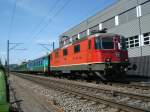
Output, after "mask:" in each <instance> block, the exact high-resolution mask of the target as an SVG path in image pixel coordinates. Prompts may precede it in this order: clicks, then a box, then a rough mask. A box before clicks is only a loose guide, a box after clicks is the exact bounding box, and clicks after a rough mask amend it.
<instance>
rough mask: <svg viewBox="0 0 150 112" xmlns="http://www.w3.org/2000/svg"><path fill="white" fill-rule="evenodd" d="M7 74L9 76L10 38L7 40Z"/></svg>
mask: <svg viewBox="0 0 150 112" xmlns="http://www.w3.org/2000/svg"><path fill="white" fill-rule="evenodd" d="M7 75H8V77H9V40H7Z"/></svg>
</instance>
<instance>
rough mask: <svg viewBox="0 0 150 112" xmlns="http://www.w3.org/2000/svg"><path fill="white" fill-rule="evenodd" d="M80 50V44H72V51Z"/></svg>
mask: <svg viewBox="0 0 150 112" xmlns="http://www.w3.org/2000/svg"><path fill="white" fill-rule="evenodd" d="M78 52H80V44H78V45H75V46H74V53H78Z"/></svg>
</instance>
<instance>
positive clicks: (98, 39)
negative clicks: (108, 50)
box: [95, 37, 101, 49]
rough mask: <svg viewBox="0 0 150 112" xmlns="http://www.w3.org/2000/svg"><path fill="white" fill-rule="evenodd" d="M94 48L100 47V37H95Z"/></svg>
mask: <svg viewBox="0 0 150 112" xmlns="http://www.w3.org/2000/svg"><path fill="white" fill-rule="evenodd" d="M95 49H101V38H100V37H96V38H95Z"/></svg>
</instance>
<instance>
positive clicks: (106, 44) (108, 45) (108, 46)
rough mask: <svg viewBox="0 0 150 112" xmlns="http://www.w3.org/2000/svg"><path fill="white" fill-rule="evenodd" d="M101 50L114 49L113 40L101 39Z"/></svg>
mask: <svg viewBox="0 0 150 112" xmlns="http://www.w3.org/2000/svg"><path fill="white" fill-rule="evenodd" d="M102 48H103V49H114V42H113V38H107V37H104V38H102Z"/></svg>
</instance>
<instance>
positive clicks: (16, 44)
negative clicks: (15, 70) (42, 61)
mask: <svg viewBox="0 0 150 112" xmlns="http://www.w3.org/2000/svg"><path fill="white" fill-rule="evenodd" d="M21 44H23V43H10V42H9V40H7V75H8V77H9V73H10V69H9V55H10V51H11V50H26V49H15V48H16V47H17V46H19V45H21ZM10 45H13V46H12V47H10Z"/></svg>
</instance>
